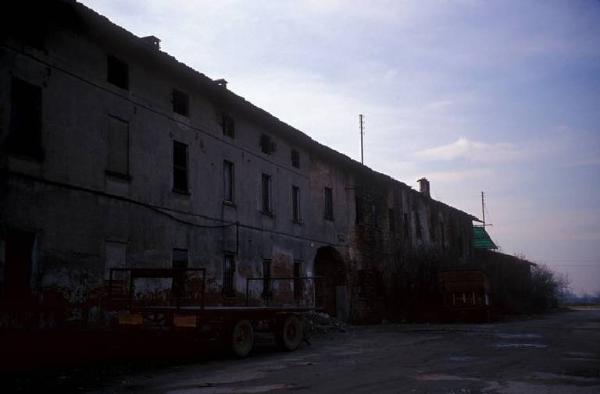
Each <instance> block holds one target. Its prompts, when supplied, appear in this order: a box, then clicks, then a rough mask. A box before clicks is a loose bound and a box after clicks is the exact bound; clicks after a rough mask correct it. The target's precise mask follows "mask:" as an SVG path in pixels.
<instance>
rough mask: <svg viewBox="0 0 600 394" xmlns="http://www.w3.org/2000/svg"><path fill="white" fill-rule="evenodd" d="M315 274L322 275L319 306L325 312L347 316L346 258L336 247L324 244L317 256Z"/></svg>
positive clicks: (318, 288)
mask: <svg viewBox="0 0 600 394" xmlns="http://www.w3.org/2000/svg"><path fill="white" fill-rule="evenodd" d="M315 275H316V276H318V277H321V279H320V280H319V281H318V282H317V286H316V289H315V296H316V302H317V306H321V307H322V308H323V310H324V312H325V313H328V314H329V315H331V316H337V317H338V318H347V316H339V315H342V314H343V315H347V313H344V312H343V311H345V310H346V309H347V304H348V301H347V299H345V298H346V297H345V294H346V267H345V265H344V260H343V259H342V256H341V255H340V254H339V252H338V251H337V250H335V248H333V247H331V246H324V247H321V248H319V249H318V250H317V254H316V256H315Z"/></svg>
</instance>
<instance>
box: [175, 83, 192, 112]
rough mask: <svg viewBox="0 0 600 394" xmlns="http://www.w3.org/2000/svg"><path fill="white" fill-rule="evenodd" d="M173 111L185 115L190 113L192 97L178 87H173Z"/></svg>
mask: <svg viewBox="0 0 600 394" xmlns="http://www.w3.org/2000/svg"><path fill="white" fill-rule="evenodd" d="M173 112H175V113H176V114H179V115H183V116H189V114H190V97H189V96H188V95H187V94H186V93H184V92H182V91H180V90H177V89H173Z"/></svg>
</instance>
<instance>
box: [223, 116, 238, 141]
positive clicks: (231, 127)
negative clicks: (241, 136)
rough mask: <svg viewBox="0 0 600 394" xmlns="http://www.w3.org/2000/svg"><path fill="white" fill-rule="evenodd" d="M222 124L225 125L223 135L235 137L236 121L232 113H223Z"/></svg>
mask: <svg viewBox="0 0 600 394" xmlns="http://www.w3.org/2000/svg"><path fill="white" fill-rule="evenodd" d="M221 126H222V127H223V135H225V136H227V137H229V138H235V122H234V121H233V118H232V117H231V115H229V114H223V118H222V120H221Z"/></svg>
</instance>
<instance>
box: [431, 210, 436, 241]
mask: <svg viewBox="0 0 600 394" xmlns="http://www.w3.org/2000/svg"><path fill="white" fill-rule="evenodd" d="M436 232H437V219H436V215H435V213H430V214H429V238H430V239H431V241H433V242H435V240H436Z"/></svg>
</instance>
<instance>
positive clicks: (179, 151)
mask: <svg viewBox="0 0 600 394" xmlns="http://www.w3.org/2000/svg"><path fill="white" fill-rule="evenodd" d="M173 191H176V192H181V193H187V192H188V191H189V190H188V146H187V145H186V144H183V143H181V142H178V141H173Z"/></svg>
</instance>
